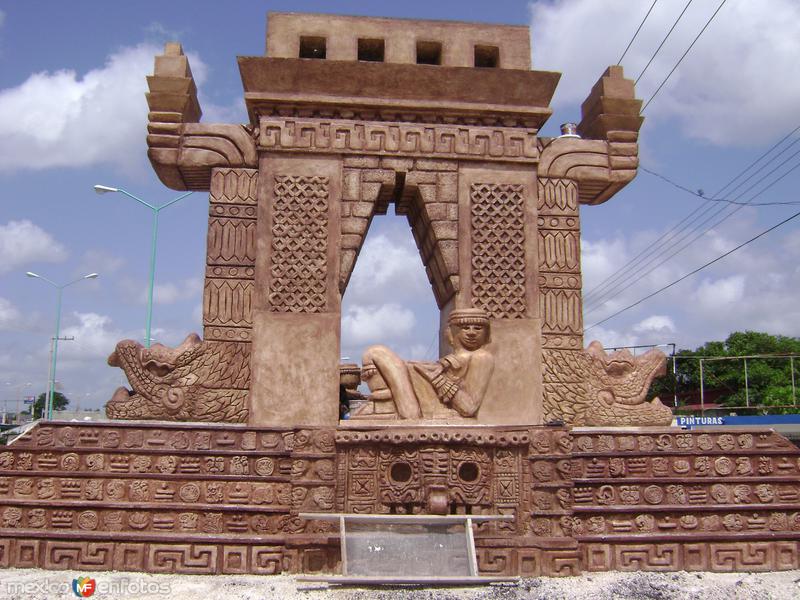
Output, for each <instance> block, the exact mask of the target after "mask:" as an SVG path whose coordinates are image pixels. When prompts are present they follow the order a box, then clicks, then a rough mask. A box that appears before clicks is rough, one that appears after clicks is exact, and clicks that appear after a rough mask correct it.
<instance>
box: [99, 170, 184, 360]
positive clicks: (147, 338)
mask: <svg viewBox="0 0 800 600" xmlns="http://www.w3.org/2000/svg"><path fill="white" fill-rule="evenodd" d="M94 191H95V192H97V193H98V194H108V193H112V192H119V193H120V194H124V195H126V196H128V198H132V199H134V200H136V201H137V202H138V203H139V204H142V205H144V206H146V207H147V208H149V209H150V210H151V211H152V212H153V238H152V244H151V248H150V284H149V285H148V288H147V321H146V325H145V334H144V345H145V348H149V347H150V342H151V341H152V340H151V338H150V327H151V324H152V321H153V284H154V283H155V278H156V240H157V239H158V214H159V213H160V212H161V211H162V210H164V209H165V208H167V207H168V206H172V205H173V204H175V203H176V202H177V201H178V200H183V199H184V198H186V196H188V195H189V194H191V193H192V192H186V193H185V194H181V195H180V196H178V197H177V198H175V199H174V200H170V201H169V202H167V203H166V204H163V205H161V206H153V205H152V204H150V203H149V202H145V201H144V200H142V199H141V198H139V197H137V196H134V195H133V194H131V193H130V192H128V191H126V190H123V189H122V188H115V187H109V186H107V185H96V186H94Z"/></svg>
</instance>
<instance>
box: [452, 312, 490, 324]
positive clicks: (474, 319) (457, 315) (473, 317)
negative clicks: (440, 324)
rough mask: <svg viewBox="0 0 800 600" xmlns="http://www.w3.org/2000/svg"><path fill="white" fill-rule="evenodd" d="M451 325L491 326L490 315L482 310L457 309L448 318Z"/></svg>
mask: <svg viewBox="0 0 800 600" xmlns="http://www.w3.org/2000/svg"><path fill="white" fill-rule="evenodd" d="M447 323H448V324H449V325H489V315H488V314H486V311H484V310H483V309H480V308H457V309H455V310H453V311H452V312H451V313H450V315H449V316H448V317H447Z"/></svg>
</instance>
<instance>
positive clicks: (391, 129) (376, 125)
mask: <svg viewBox="0 0 800 600" xmlns="http://www.w3.org/2000/svg"><path fill="white" fill-rule="evenodd" d="M258 145H259V147H260V148H261V149H262V150H268V151H275V150H289V151H298V150H307V151H313V152H315V153H320V152H330V153H335V154H342V153H356V154H393V155H405V156H411V157H427V156H429V157H436V158H455V159H489V160H491V159H494V160H503V161H511V162H527V163H532V162H535V161H536V159H537V158H538V156H539V151H538V148H537V144H536V130H535V129H519V128H513V127H497V126H494V127H485V126H459V125H434V124H417V123H385V122H376V121H350V120H345V119H341V120H339V119H337V120H324V119H282V118H279V117H266V116H264V117H261V121H260V134H259V138H258Z"/></svg>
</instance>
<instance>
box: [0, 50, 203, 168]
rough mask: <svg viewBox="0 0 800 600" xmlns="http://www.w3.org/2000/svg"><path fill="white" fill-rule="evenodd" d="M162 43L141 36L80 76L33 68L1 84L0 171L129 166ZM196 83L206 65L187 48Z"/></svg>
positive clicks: (139, 151)
mask: <svg viewBox="0 0 800 600" xmlns="http://www.w3.org/2000/svg"><path fill="white" fill-rule="evenodd" d="M162 51H163V50H162V47H161V46H159V45H156V44H152V43H142V44H139V45H137V46H134V47H127V48H123V49H121V50H119V51H118V52H115V53H113V54H111V55H110V56H109V57H108V58H107V60H106V63H105V64H104V65H103V66H102V67H98V68H96V69H92V70H91V71H89V72H87V73H86V74H84V75H83V76H80V75H79V74H78V73H76V72H75V71H74V70H71V69H63V70H60V71H56V72H47V71H44V72H40V73H34V74H32V75H31V76H30V77H28V79H27V80H25V81H24V82H22V83H21V84H19V85H18V86H16V87H12V88H6V89H3V90H0V137H2V138H3V144H2V146H0V170H7V171H12V170H17V169H48V168H52V167H83V166H87V165H94V164H114V165H116V166H118V167H120V168H122V169H124V170H128V171H132V170H136V169H137V168H138V166H139V165H140V164H143V163H142V161H143V157H144V156H145V148H144V145H145V139H144V137H145V136H144V133H145V127H146V123H147V103H146V101H145V97H144V93H145V91H146V87H147V84H146V79H145V77H146V76H147V75H149V74H151V73H152V70H153V57H154V56H155V55H157V54H161V53H162ZM190 61H191V64H192V70H193V73H194V74H195V79H196V81H197V83H198V84H199V83H202V81H203V79H204V78H205V73H206V71H207V69H206V67H205V65H204V63H203V62H202V61H201V60H200V59H199V57H197V56H196V55H190Z"/></svg>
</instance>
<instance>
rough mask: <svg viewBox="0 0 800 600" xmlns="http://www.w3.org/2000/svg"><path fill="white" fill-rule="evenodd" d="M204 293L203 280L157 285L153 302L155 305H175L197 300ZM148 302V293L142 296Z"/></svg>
mask: <svg viewBox="0 0 800 600" xmlns="http://www.w3.org/2000/svg"><path fill="white" fill-rule="evenodd" d="M202 291H203V280H202V279H199V278H197V277H190V278H188V279H184V280H183V281H181V282H177V283H173V282H169V283H157V284H156V285H155V287H154V288H153V302H154V303H155V304H174V303H175V302H180V301H182V300H190V299H192V298H196V297H197V296H198V295H199V294H201V293H202ZM142 299H143V301H146V300H147V293H146V292H145V293H144V294H143V296H142Z"/></svg>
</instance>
